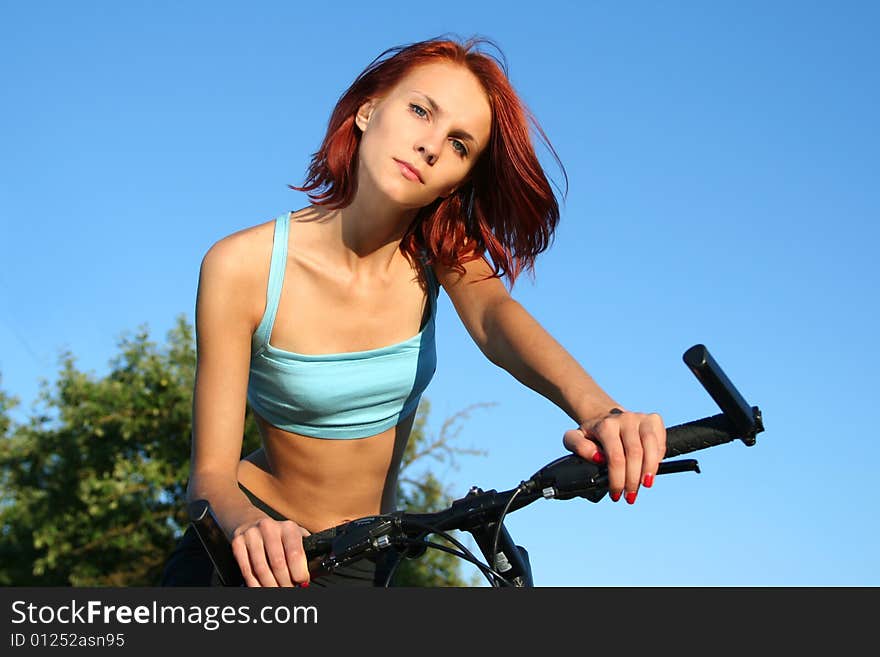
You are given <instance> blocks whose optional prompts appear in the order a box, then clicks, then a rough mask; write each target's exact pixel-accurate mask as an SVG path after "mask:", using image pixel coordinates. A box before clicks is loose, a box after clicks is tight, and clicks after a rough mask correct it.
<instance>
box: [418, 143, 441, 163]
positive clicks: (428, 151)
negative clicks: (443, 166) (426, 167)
mask: <svg viewBox="0 0 880 657" xmlns="http://www.w3.org/2000/svg"><path fill="white" fill-rule="evenodd" d="M418 151H419V155H421V156H422V157H423V158H424V159H425V162H427V163H428V164H434V162H435V161H436V160H437V155H436V151H435V150H434V149H433V148H431V147H430V146H419V148H418Z"/></svg>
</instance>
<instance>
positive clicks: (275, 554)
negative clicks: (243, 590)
mask: <svg viewBox="0 0 880 657" xmlns="http://www.w3.org/2000/svg"><path fill="white" fill-rule="evenodd" d="M309 533H310V532H309V531H308V530H306V529H304V528H302V527H300V526H299V525H297V524H296V523H295V522H293V521H292V520H283V521H280V520H273V519H272V518H269V517H268V516H264V517H262V518H259V519H257V520H254V521H252V522H247V523H245V524H243V525H240V526H239V527H236V529H235V531H234V532H233V536H232V552H233V554H235V559H236V561H237V562H238V567H239V568H240V569H241V574H242V575H243V576H244V581H245V584H247V585H248V586H297V585H299V586H308V585H309V568H308V564H307V563H306V553H305V551H304V550H303V543H302V540H303V537H304V536H308V535H309Z"/></svg>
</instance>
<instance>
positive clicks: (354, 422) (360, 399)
mask: <svg viewBox="0 0 880 657" xmlns="http://www.w3.org/2000/svg"><path fill="white" fill-rule="evenodd" d="M289 231H290V214H289V213H286V214H283V215H281V216H280V217H278V218H277V219H276V220H275V236H274V241H273V246H272V260H271V261H270V265H269V284H268V289H267V293H266V311H265V312H264V313H263V319H262V321H261V322H260V325H259V326H258V327H257V330H256V331H255V332H254V335H253V339H252V348H251V369H250V377H249V379H248V390H247V399H248V403H249V404H250V405H251V408H252V409H253V410H254V411H255V412H256V413H257V414H258V415H260V416H261V417H262V418H264V419H265V420H266V421H267V422H269V424H271V425H273V426H276V427H278V428H279V429H284V430H285V431H291V432H294V433H298V434H302V435H304V436H313V437H315V438H366V437H367V436H373V435H375V434H377V433H380V432H382V431H385V430H386V429H390V428H391V427H393V426H395V425H396V424H398V423H399V422H400V421H401V420H402V419H404V418H406V417H407V416H409V414H410V413H412V412H413V411H415V409H416V407H417V406H418V403H419V399H421V396H422V393H423V392H424V391H425V388H427V387H428V383H429V382H430V381H431V378H432V377H433V376H434V370H435V369H436V367H437V351H436V345H435V342H434V323H435V322H434V319H435V317H436V315H437V295H438V293H439V285H438V283H437V279H436V278H435V276H434V271H433V269H432V268H431V267H430V266H427V265H425V263H424V262H423V263H422V264H423V266H424V267H425V272H426V275H427V281H428V303H429V304H430V307H431V310H430V318H429V319H428V321H427V322H426V323H425V325H424V328H422V330H421V331H419V332H418V334H416V335H414V336H413V337H411V338H409V339H408V340H404V341H403V342H398V343H397V344H393V345H389V346H387V347H380V348H378V349H369V350H366V351H352V352H347V353H340V354H319V355H309V354H298V353H294V352H291V351H284V350H282V349H276V348H275V347H273V346H272V345H271V344H270V343H269V337H270V335H271V333H272V326H273V325H274V324H275V314H276V313H277V311H278V300H279V298H280V297H281V286H282V285H283V283H284V272H285V269H286V263H287V242H288V234H289Z"/></svg>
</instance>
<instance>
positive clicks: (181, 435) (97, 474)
mask: <svg viewBox="0 0 880 657" xmlns="http://www.w3.org/2000/svg"><path fill="white" fill-rule="evenodd" d="M195 358H196V354H195V341H194V331H193V328H192V326H191V325H190V324H188V323H187V321H186V319H185V317H184V316H182V315H181V316H180V317H178V318H177V320H176V322H175V324H174V326H173V327H172V329H171V330H170V331H169V332H168V334H167V337H166V342H165V344H164V345H162V346H161V347H160V346H158V345H157V344H156V343H154V342H153V341H151V340H150V336H149V331H148V329H147V328H146V326H142V327H140V328H139V329H138V331H137V332H136V334H135V335H134V336H127V335H124V336H123V337H122V338H121V340H120V342H119V343H118V354H117V355H115V356H114V357H113V358H112V359H111V361H110V371H109V373H108V374H107V375H106V376H102V377H96V376H94V375H93V374H88V373H85V372H82V371H80V370H78V369H77V367H76V361H75V358H74V356H73V354H71V353H70V352H67V351H65V352H63V353H62V354H61V357H60V371H59V374H58V377H57V380H56V382H55V383H54V385H52V386H50V385H49V384H48V383H47V382H45V381H44V382H42V384H41V390H40V395H39V399H38V403H37V404H36V406H35V408H34V411H33V412H32V414H31V416H30V417H29V419H28V421H27V422H26V423H24V424H20V425H19V424H15V423H14V422H12V420H11V419H10V418H9V414H8V411H9V409H11V408H14V407H15V404H16V403H17V400H16V399H15V398H13V397H9V396H7V395H5V394H3V393H2V391H0V484H2V487H0V585H4V586H67V585H73V586H151V585H154V584H155V583H156V582H157V581H158V579H159V576H160V574H161V571H162V568H163V566H164V563H165V560H166V558H167V556H168V555H169V553H170V552H171V550H172V549H173V547H174V544H175V542H176V541H177V539H178V537H179V536H180V534H181V533H182V530H183V529H184V528H185V526H186V523H187V518H186V509H185V505H184V504H183V499H184V496H185V490H186V484H187V478H188V476H189V458H190V436H191V414H192V390H193V382H194V375H195ZM427 409H428V406H427V403H426V402H423V406H422V407H420V409H419V414H418V415H417V419H416V423H415V429H414V430H413V432H412V436H411V438H410V443H409V445H408V447H407V450H406V454H405V456H404V462H403V467H402V470H401V475H402V477H401V481H400V488H399V490H400V494H399V498H398V499H399V503H400V504H401V505H406V506H407V507H408V508H412V509H415V510H429V509H431V508H436V507H438V506H441V505H442V504H445V503H446V502H448V500H449V499H450V498H449V496H448V495H447V494H446V493H445V491H444V489H443V487H442V485H441V484H440V482H439V480H438V479H437V478H436V477H435V476H434V474H433V473H432V472H431V471H430V469H427V468H426V469H423V471H422V472H420V474H419V475H418V478H416V477H415V476H411V475H412V473H413V472H414V466H415V464H424V463H425V462H426V460H427V459H426V457H431V458H434V459H438V460H440V461H445V460H448V459H451V458H452V457H453V456H454V455H455V454H458V453H470V451H469V450H459V449H457V448H454V447H452V445H451V444H450V441H451V440H452V439H453V438H454V436H455V435H456V433H457V432H455V431H453V430H452V429H453V425H455V423H456V422H458V421H460V420H462V419H463V418H464V417H465V415H466V413H461V414H459V415H457V416H454V418H453V419H452V420H450V421H447V423H446V424H444V427H443V430H442V431H441V433H440V436H439V438H436V439H435V438H432V437H429V436H428V435H427V434H426V431H425V424H426V413H427ZM259 443H260V439H259V434H258V431H257V428H256V424H255V422H254V420H253V417H252V415H251V413H250V411H248V413H247V416H246V425H245V435H244V446H243V451H244V453H248V452H250V451H252V450H253V449H256V448H257V447H258V446H259ZM450 559H452V557H450V556H449V555H445V554H443V553H440V552H436V553H434V552H433V551H432V552H429V554H428V555H426V558H422V559H419V560H405V561H404V562H403V564H402V565H401V568H400V569H399V571H398V573H397V576H396V577H395V583H396V584H404V585H408V586H437V585H441V586H442V585H447V586H456V585H461V584H463V583H464V581H463V580H462V579H461V577H460V575H459V570H458V567H457V566H458V564H457V563H453V562H452V561H450Z"/></svg>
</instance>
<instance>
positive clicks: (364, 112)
mask: <svg viewBox="0 0 880 657" xmlns="http://www.w3.org/2000/svg"><path fill="white" fill-rule="evenodd" d="M375 107H376V101H375V100H373V99H372V98H371V99H370V100H368V101H367V102H365V103H363V104H362V105H361V106H360V107H359V108H358V111H357V114H355V116H354V122H355V124H356V125H357V127H358V128H360V129H361V132H363V131H365V130H366V129H367V124H369V122H370V117H371V116H372V115H373V109H374V108H375Z"/></svg>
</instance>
